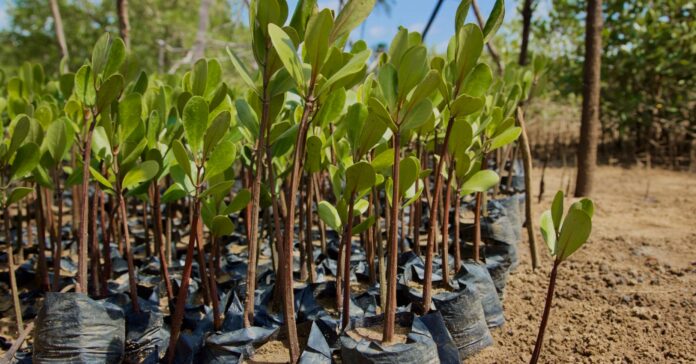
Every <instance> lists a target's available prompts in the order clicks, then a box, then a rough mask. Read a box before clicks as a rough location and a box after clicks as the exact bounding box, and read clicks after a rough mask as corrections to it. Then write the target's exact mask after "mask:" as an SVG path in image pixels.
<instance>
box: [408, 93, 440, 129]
mask: <svg viewBox="0 0 696 364" xmlns="http://www.w3.org/2000/svg"><path fill="white" fill-rule="evenodd" d="M432 115H433V104H432V103H431V102H430V100H429V99H424V100H421V102H419V103H418V104H417V105H416V106H415V107H414V108H413V110H411V111H410V112H409V113H408V114H406V115H405V116H404V120H403V121H402V123H401V130H402V131H408V130H413V129H417V128H420V127H421V126H422V125H423V124H425V123H426V122H428V120H429V119H430V118H431V117H432Z"/></svg>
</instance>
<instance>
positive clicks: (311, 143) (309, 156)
mask: <svg viewBox="0 0 696 364" xmlns="http://www.w3.org/2000/svg"><path fill="white" fill-rule="evenodd" d="M321 146H322V142H321V138H319V137H318V136H316V135H312V136H310V137H309V138H307V142H306V149H307V150H306V152H307V153H306V163H305V169H306V170H307V172H310V173H314V172H319V170H320V169H321Z"/></svg>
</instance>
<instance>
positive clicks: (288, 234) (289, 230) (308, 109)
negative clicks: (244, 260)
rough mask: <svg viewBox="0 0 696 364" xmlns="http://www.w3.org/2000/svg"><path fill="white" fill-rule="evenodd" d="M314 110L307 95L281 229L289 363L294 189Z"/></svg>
mask: <svg viewBox="0 0 696 364" xmlns="http://www.w3.org/2000/svg"><path fill="white" fill-rule="evenodd" d="M313 90H314V82H311V83H310V88H309V92H308V93H307V94H308V95H312V94H313ZM313 109H314V100H313V98H312V96H310V97H309V98H308V99H307V100H306V102H305V107H304V110H303V111H302V118H301V119H300V130H299V131H298V133H297V139H296V142H295V151H294V154H293V159H292V160H293V166H292V173H291V175H290V186H289V189H288V192H289V197H288V200H287V216H286V218H285V230H284V231H283V233H284V236H283V245H284V246H283V250H284V254H283V255H282V256H281V260H282V264H281V265H282V270H283V277H284V282H283V303H284V305H283V306H284V307H283V315H284V318H285V326H286V328H287V330H288V343H289V345H290V362H291V363H296V362H297V360H298V359H299V357H300V346H299V343H298V341H297V327H296V326H295V307H294V306H295V302H294V292H293V284H292V283H293V281H292V248H293V236H294V234H293V233H294V229H293V225H294V223H295V205H296V200H297V191H298V190H299V187H300V186H299V183H300V163H301V160H302V156H304V149H305V148H304V146H305V142H306V141H307V129H308V128H309V118H310V114H311V113H312V112H313Z"/></svg>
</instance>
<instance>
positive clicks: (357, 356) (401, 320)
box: [340, 313, 440, 364]
mask: <svg viewBox="0 0 696 364" xmlns="http://www.w3.org/2000/svg"><path fill="white" fill-rule="evenodd" d="M383 320H384V316H383V315H380V316H371V317H366V318H364V319H363V320H362V321H360V322H353V323H352V325H351V327H350V328H351V329H353V328H357V327H371V326H375V325H377V324H380V323H382V322H383ZM396 320H397V322H396V324H397V325H400V326H410V327H411V332H410V333H409V334H408V339H407V341H406V343H399V344H393V345H386V346H385V345H382V344H380V343H378V342H374V341H369V340H360V341H357V340H355V339H353V338H352V337H350V336H348V335H345V334H344V335H341V339H340V340H341V358H342V360H343V362H344V363H371V364H372V363H375V364H378V363H399V364H428V363H432V364H435V363H439V362H440V360H439V357H438V350H437V345H436V344H435V341H434V340H433V337H432V335H431V334H430V331H429V330H428V327H427V326H426V325H425V323H424V322H423V321H422V320H421V319H420V318H418V317H414V316H413V315H412V314H410V313H402V314H397V315H396Z"/></svg>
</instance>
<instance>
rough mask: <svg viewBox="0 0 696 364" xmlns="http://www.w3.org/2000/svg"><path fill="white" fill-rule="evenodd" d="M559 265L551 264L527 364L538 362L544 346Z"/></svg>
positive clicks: (556, 263)
mask: <svg viewBox="0 0 696 364" xmlns="http://www.w3.org/2000/svg"><path fill="white" fill-rule="evenodd" d="M559 264H560V262H559V261H558V260H556V261H554V262H553V268H552V269H551V278H550V280H549V288H548V291H546V303H545V304H544V314H543V315H542V316H541V324H540V325H539V333H538V334H537V339H536V344H535V345H534V353H533V354H532V358H531V360H529V364H536V363H537V362H538V361H539V355H541V347H542V345H543V344H544V332H545V331H546V324H547V323H548V321H549V314H550V313H551V302H552V301H553V291H554V290H555V289H556V274H557V273H558V266H559Z"/></svg>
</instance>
